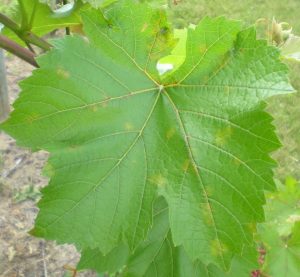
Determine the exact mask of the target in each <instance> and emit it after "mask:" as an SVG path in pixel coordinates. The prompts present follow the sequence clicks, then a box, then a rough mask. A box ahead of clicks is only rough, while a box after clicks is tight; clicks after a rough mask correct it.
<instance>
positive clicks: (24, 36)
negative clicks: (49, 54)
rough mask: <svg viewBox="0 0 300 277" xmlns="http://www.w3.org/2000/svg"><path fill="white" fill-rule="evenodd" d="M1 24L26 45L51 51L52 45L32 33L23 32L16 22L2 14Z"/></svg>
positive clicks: (0, 15)
mask: <svg viewBox="0 0 300 277" xmlns="http://www.w3.org/2000/svg"><path fill="white" fill-rule="evenodd" d="M0 23H2V24H3V25H4V26H6V27H7V28H8V29H10V30H11V31H13V32H14V33H15V34H16V35H17V36H18V37H19V38H20V39H21V40H23V41H24V42H25V43H29V44H33V45H35V46H38V47H40V48H41V49H43V50H45V51H48V50H50V48H51V44H49V43H48V42H47V41H45V40H44V39H42V38H40V37H39V36H37V35H35V34H34V33H32V32H30V31H23V30H21V28H20V26H19V25H18V24H17V23H16V22H14V21H13V20H11V19H10V18H9V17H7V16H6V15H4V14H2V13H0Z"/></svg>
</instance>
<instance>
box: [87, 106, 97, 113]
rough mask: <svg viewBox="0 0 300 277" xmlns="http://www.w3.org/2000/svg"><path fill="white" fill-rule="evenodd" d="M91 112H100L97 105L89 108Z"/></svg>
mask: <svg viewBox="0 0 300 277" xmlns="http://www.w3.org/2000/svg"><path fill="white" fill-rule="evenodd" d="M89 110H90V111H92V112H97V111H98V110H99V107H98V106H97V105H91V106H90V107H89Z"/></svg>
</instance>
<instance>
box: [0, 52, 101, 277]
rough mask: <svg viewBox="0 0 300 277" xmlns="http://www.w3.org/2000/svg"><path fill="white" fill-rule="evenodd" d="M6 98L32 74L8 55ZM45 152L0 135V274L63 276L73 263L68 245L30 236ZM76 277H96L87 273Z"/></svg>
mask: <svg viewBox="0 0 300 277" xmlns="http://www.w3.org/2000/svg"><path fill="white" fill-rule="evenodd" d="M6 67H7V78H8V88H9V97H10V102H11V103H12V102H13V101H14V100H15V99H16V98H17V96H18V92H19V87H18V85H17V83H18V82H19V81H20V80H21V79H23V78H24V77H26V76H28V75H30V73H31V71H32V67H30V66H29V65H27V64H25V63H24V62H22V61H20V60H18V59H17V58H14V57H7V62H6ZM46 159H47V153H41V152H39V153H31V152H30V151H28V150H26V149H22V148H19V147H17V146H16V143H15V141H14V140H13V139H11V138H10V137H8V136H7V135H5V134H3V133H0V276H3V277H19V276H20V277H21V276H22V277H23V276H24V277H63V276H64V277H66V276H72V272H71V271H70V270H66V269H64V267H66V266H67V267H71V268H72V267H75V266H76V263H77V261H78V259H79V254H78V253H77V252H76V250H75V248H74V247H72V246H70V245H63V246H57V245H56V244H55V243H54V242H49V241H44V240H41V239H38V238H35V237H31V236H30V235H29V234H28V233H27V232H28V231H29V230H30V229H31V228H32V227H33V224H34V218H35V216H36V214H37V212H38V209H37V208H36V202H37V201H38V199H39V197H40V195H39V188H41V187H43V186H45V185H46V184H47V179H46V178H44V177H42V175H41V169H42V167H43V165H44V163H45V161H46ZM77 276H78V277H92V276H93V277H95V276H96V274H94V273H91V272H86V273H78V274H77Z"/></svg>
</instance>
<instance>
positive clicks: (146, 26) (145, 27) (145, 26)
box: [141, 23, 149, 33]
mask: <svg viewBox="0 0 300 277" xmlns="http://www.w3.org/2000/svg"><path fill="white" fill-rule="evenodd" d="M148 26H149V25H148V23H145V24H144V26H143V28H142V30H141V32H142V33H143V32H145V31H146V29H147V28H148Z"/></svg>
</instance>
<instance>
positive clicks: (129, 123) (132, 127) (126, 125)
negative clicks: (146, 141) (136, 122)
mask: <svg viewBox="0 0 300 277" xmlns="http://www.w3.org/2000/svg"><path fill="white" fill-rule="evenodd" d="M124 128H125V130H126V131H132V130H134V126H133V124H132V123H131V122H126V123H125V125H124Z"/></svg>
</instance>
